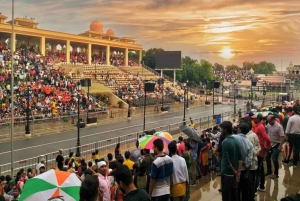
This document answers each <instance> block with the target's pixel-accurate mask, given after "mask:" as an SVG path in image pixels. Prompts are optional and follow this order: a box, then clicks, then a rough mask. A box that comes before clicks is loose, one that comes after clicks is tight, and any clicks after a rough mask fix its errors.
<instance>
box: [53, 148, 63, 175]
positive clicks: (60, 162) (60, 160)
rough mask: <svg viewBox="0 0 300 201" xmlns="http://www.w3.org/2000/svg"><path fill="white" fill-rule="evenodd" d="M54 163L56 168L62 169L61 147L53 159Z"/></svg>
mask: <svg viewBox="0 0 300 201" xmlns="http://www.w3.org/2000/svg"><path fill="white" fill-rule="evenodd" d="M55 161H56V163H57V168H58V169H59V170H63V167H64V157H63V155H62V149H60V150H59V151H58V155H57V156H56V159H55Z"/></svg>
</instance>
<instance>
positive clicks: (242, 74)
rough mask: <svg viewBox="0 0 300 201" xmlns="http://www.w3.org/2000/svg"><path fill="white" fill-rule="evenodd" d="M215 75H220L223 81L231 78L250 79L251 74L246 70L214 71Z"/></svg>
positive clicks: (228, 80)
mask: <svg viewBox="0 0 300 201" xmlns="http://www.w3.org/2000/svg"><path fill="white" fill-rule="evenodd" d="M214 75H215V76H218V77H220V78H221V79H222V81H223V82H230V81H231V80H249V79H250V76H251V74H250V73H249V72H248V71H246V70H222V71H214Z"/></svg>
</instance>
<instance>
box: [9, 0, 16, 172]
mask: <svg viewBox="0 0 300 201" xmlns="http://www.w3.org/2000/svg"><path fill="white" fill-rule="evenodd" d="M11 3H12V15H11V17H12V21H11V24H12V26H11V40H10V46H11V47H10V49H11V50H10V51H11V75H12V76H10V79H11V84H10V87H11V89H12V90H11V111H10V112H11V123H10V149H11V150H10V175H14V152H13V150H14V136H13V135H14V99H13V97H14V76H13V73H14V44H15V0H12V2H11Z"/></svg>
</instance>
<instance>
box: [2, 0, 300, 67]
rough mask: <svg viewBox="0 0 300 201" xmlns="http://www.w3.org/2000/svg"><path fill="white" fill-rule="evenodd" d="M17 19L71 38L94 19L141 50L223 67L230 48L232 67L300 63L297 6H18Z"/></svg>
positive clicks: (117, 2)
mask: <svg viewBox="0 0 300 201" xmlns="http://www.w3.org/2000/svg"><path fill="white" fill-rule="evenodd" d="M1 6H2V12H3V14H5V15H8V16H9V15H10V12H8V13H4V11H6V10H8V11H9V10H10V9H11V5H10V3H9V2H2V5H1ZM25 7H26V9H24V8H25ZM15 14H16V15H17V16H20V17H23V16H25V15H27V16H28V17H34V18H35V19H36V20H37V21H38V22H39V23H40V24H39V27H41V28H44V29H53V30H57V31H64V32H71V33H81V32H83V31H85V30H87V29H88V28H89V23H90V21H92V20H94V19H96V18H97V19H98V20H100V21H102V23H103V24H104V27H105V29H107V28H110V27H112V28H114V29H115V31H116V35H117V36H132V37H134V38H135V39H137V41H138V43H140V44H142V45H143V46H144V47H145V48H151V47H162V48H164V49H168V50H173V49H174V50H182V51H183V52H185V53H189V54H191V56H192V55H195V57H197V58H196V59H201V58H203V59H210V60H211V62H220V63H222V62H225V63H226V62H227V61H223V59H222V58H221V57H220V56H218V54H215V53H214V52H220V51H221V50H222V49H223V48H224V47H227V46H228V47H230V49H231V50H232V52H234V51H236V52H239V54H235V53H233V54H235V56H234V57H232V58H231V61H230V63H235V62H236V63H242V62H243V61H244V60H253V61H259V60H261V59H263V60H269V61H271V62H272V61H274V63H276V61H277V60H278V58H282V59H283V61H284V64H285V65H286V66H287V65H288V63H289V62H290V61H293V62H294V63H300V58H299V56H298V55H299V53H300V52H299V51H300V50H299V47H300V37H299V33H300V18H299V17H300V3H299V0H263V1H261V0H251V1H235V0H228V1H224V0H144V1H140V0H123V1H122V0H97V1H95V0H86V1H74V0H66V1H57V2H55V3H53V1H51V0H43V1H38V0H31V1H28V2H27V1H23V2H19V1H16V12H15ZM30 15H32V16H30ZM201 52H202V53H203V52H206V53H205V54H202V53H201ZM264 58H265V59H264Z"/></svg>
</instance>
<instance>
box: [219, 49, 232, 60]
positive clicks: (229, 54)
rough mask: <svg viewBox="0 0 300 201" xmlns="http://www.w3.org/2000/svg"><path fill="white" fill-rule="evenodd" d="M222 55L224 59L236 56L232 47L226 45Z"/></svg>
mask: <svg viewBox="0 0 300 201" xmlns="http://www.w3.org/2000/svg"><path fill="white" fill-rule="evenodd" d="M220 56H221V57H222V58H224V59H231V58H232V57H234V56H235V54H234V53H232V50H231V48H230V47H224V48H223V49H222V50H221V53H220Z"/></svg>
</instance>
